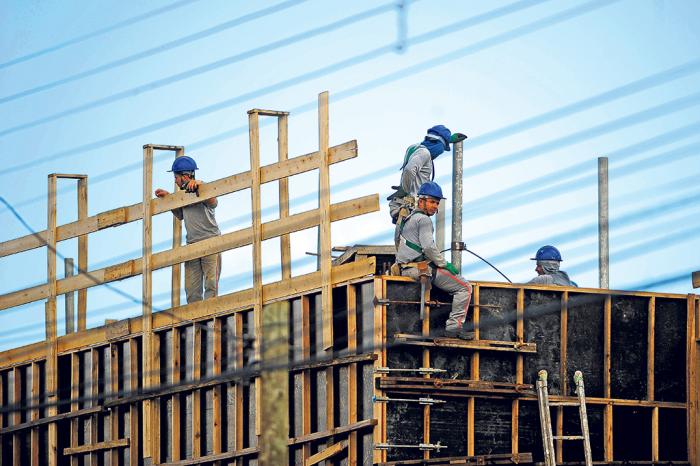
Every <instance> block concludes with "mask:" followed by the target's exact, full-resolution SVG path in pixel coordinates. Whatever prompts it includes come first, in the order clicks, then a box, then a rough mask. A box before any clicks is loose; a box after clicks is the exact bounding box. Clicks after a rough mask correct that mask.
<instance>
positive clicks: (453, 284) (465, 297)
mask: <svg viewBox="0 0 700 466" xmlns="http://www.w3.org/2000/svg"><path fill="white" fill-rule="evenodd" d="M430 269H431V270H432V273H433V278H432V284H433V285H434V286H436V287H437V288H440V289H441V290H443V291H446V292H448V293H449V294H450V295H452V312H450V316H449V317H448V318H447V322H446V323H445V330H449V331H459V330H461V329H462V326H463V325H464V322H465V321H466V319H467V311H468V310H469V302H470V301H471V298H472V286H471V284H470V283H469V282H468V281H467V280H466V279H465V278H464V277H463V276H461V275H452V274H451V273H450V272H449V271H448V270H446V269H440V268H433V267H431V268H430ZM401 275H403V276H404V277H411V278H412V279H414V280H415V281H420V272H419V271H418V269H417V268H416V267H407V268H405V269H402V270H401Z"/></svg>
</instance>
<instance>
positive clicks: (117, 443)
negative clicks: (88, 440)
mask: <svg viewBox="0 0 700 466" xmlns="http://www.w3.org/2000/svg"><path fill="white" fill-rule="evenodd" d="M128 446H129V439H128V438H122V439H118V440H109V441H107V442H99V443H93V444H91V445H82V446H79V447H74V448H73V447H71V448H64V449H63V454H64V455H66V456H70V455H83V454H85V453H93V452H96V451H102V450H114V449H116V448H125V447H128Z"/></svg>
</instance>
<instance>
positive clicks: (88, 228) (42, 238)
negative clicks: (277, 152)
mask: <svg viewBox="0 0 700 466" xmlns="http://www.w3.org/2000/svg"><path fill="white" fill-rule="evenodd" d="M354 157H357V141H348V142H345V143H343V144H339V145H337V146H334V147H331V148H330V150H329V163H339V162H342V161H345V160H349V159H352V158H354ZM320 158H321V155H320V153H319V152H318V151H316V152H312V153H310V154H305V155H301V156H297V157H294V158H291V159H289V160H287V161H285V162H277V163H273V164H270V165H266V166H264V167H261V169H260V180H261V183H268V182H270V181H277V180H279V179H280V178H284V177H288V176H292V175H297V174H300V173H305V172H308V171H311V170H315V169H316V168H318V166H319V160H320ZM249 187H250V172H249V171H246V172H242V173H237V174H235V175H231V176H228V177H226V178H222V179H219V180H215V181H212V182H209V183H207V184H206V185H205V186H202V188H201V192H200V195H201V196H202V197H205V196H207V197H218V196H223V195H225V194H229V193H233V192H236V191H241V190H243V189H247V188H249ZM197 202H199V198H198V197H195V196H192V195H190V194H188V193H184V192H182V193H176V194H173V195H170V196H167V197H165V198H163V199H154V200H153V202H152V203H153V215H157V214H160V213H163V212H168V211H170V210H172V209H175V208H177V207H183V206H186V205H191V204H196V203H197ZM142 215H143V206H142V204H141V203H139V204H133V205H130V206H126V207H119V208H118V209H113V210H110V211H106V212H102V213H99V214H97V215H93V216H92V217H87V218H85V219H80V220H77V221H75V222H71V223H67V224H65V225H61V226H59V227H58V229H57V232H56V239H57V241H64V240H67V239H70V238H75V237H77V236H80V235H85V234H87V233H94V232H96V231H99V230H101V229H104V228H109V227H113V226H117V225H121V224H123V223H128V222H134V221H136V220H141V219H142V218H143V217H142ZM46 241H47V232H46V230H44V231H40V232H38V233H35V234H31V235H26V236H23V237H20V238H16V239H13V240H10V241H5V242H2V243H0V257H5V256H9V255H11V254H17V253H19V252H23V251H28V250H30V249H35V248H39V247H42V246H45V245H46Z"/></svg>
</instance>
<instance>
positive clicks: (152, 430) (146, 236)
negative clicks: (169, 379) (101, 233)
mask: <svg viewBox="0 0 700 466" xmlns="http://www.w3.org/2000/svg"><path fill="white" fill-rule="evenodd" d="M152 190H153V146H150V145H146V146H143V204H142V205H143V213H142V218H143V261H142V271H141V273H142V275H143V277H142V284H143V286H142V295H141V301H142V311H143V317H142V328H143V348H142V351H143V365H142V367H143V387H144V389H149V388H151V387H153V385H154V384H153V380H154V373H153V370H154V368H153V340H154V338H153V320H152V315H151V314H152V312H153V303H152V301H151V300H152V294H153V289H152V287H153V283H152V277H151V272H152V267H151V251H152V246H153V243H152V230H151V228H152V220H153V219H152V213H153V209H152V203H151V196H152V195H151V192H152ZM154 409H155V407H154V406H153V403H152V401H151V400H144V401H143V440H144V441H143V457H144V458H151V457H152V455H153V451H152V450H153V445H154V444H155V443H156V441H157V440H158V437H157V435H156V429H157V427H156V426H154V425H152V421H153V416H152V412H153V410H154ZM155 460H156V458H153V461H154V462H155Z"/></svg>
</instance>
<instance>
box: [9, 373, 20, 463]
mask: <svg viewBox="0 0 700 466" xmlns="http://www.w3.org/2000/svg"><path fill="white" fill-rule="evenodd" d="M21 372H22V371H21V369H20V368H19V367H15V368H14V369H13V370H12V375H13V383H12V403H13V404H15V405H19V404H21V399H22V373H21ZM11 418H12V420H13V422H12V424H13V425H17V424H19V423H21V422H22V412H21V411H20V410H19V409H16V410H15V411H14V412H13V413H12V414H11ZM21 451H22V437H21V436H20V435H19V434H14V435H13V436H12V466H21Z"/></svg>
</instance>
